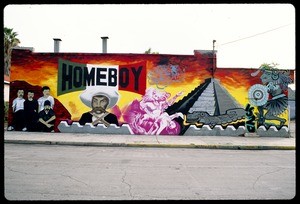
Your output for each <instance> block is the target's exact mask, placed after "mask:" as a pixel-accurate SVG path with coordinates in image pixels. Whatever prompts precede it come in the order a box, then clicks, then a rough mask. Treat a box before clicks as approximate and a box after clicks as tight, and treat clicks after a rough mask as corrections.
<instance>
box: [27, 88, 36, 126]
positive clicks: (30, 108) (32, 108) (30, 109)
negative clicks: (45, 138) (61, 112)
mask: <svg viewBox="0 0 300 204" xmlns="http://www.w3.org/2000/svg"><path fill="white" fill-rule="evenodd" d="M38 109H39V104H38V101H37V100H36V99H34V92H33V91H32V90H29V91H28V92H27V99H26V100H25V101H24V118H25V128H26V130H27V131H36V126H37V121H38Z"/></svg>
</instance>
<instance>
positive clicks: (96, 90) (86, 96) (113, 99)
mask: <svg viewBox="0 0 300 204" xmlns="http://www.w3.org/2000/svg"><path fill="white" fill-rule="evenodd" d="M99 95H102V96H106V97H107V98H108V101H109V102H108V105H107V109H109V108H112V107H114V106H115V105H116V104H117V102H118V100H119V93H118V92H117V90H116V89H115V88H111V87H103V86H101V87H100V86H89V87H87V88H86V90H85V91H84V92H82V93H81V95H80V100H81V101H82V103H84V104H85V105H86V106H88V107H90V108H92V98H93V96H99Z"/></svg>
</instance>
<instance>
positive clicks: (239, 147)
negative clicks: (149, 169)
mask: <svg viewBox="0 0 300 204" xmlns="http://www.w3.org/2000/svg"><path fill="white" fill-rule="evenodd" d="M4 143H9V144H44V145H70V146H98V147H152V148H198V149H230V150H296V147H295V146H265V145H195V144H192V143H191V144H157V143H150V144H142V143H135V144H132V143H105V142H68V141H37V140H9V139H6V140H4Z"/></svg>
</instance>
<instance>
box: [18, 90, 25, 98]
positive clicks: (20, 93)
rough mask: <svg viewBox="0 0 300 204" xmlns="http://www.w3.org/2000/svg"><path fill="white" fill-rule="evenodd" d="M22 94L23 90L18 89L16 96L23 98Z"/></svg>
mask: <svg viewBox="0 0 300 204" xmlns="http://www.w3.org/2000/svg"><path fill="white" fill-rule="evenodd" d="M23 96H24V90H18V97H19V98H23Z"/></svg>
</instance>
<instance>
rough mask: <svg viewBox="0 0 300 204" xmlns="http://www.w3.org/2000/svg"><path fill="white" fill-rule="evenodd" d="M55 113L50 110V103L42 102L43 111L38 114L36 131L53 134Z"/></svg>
mask: <svg viewBox="0 0 300 204" xmlns="http://www.w3.org/2000/svg"><path fill="white" fill-rule="evenodd" d="M55 119H56V117H55V113H54V111H53V109H52V108H51V102H50V101H49V100H46V101H45V102H44V109H43V110H41V111H40V112H39V120H38V129H39V131H41V132H53V131H54V122H55Z"/></svg>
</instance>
